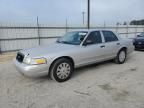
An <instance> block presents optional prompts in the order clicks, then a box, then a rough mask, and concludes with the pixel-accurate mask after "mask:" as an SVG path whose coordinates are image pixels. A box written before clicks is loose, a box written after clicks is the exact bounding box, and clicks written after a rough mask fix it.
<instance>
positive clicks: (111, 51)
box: [102, 31, 121, 58]
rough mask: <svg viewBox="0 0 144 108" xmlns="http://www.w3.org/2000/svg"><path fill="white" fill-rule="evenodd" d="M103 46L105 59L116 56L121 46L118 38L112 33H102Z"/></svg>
mask: <svg viewBox="0 0 144 108" xmlns="http://www.w3.org/2000/svg"><path fill="white" fill-rule="evenodd" d="M102 34H103V37H104V41H105V43H104V45H105V53H104V54H105V58H112V57H115V56H116V55H117V52H118V50H119V48H120V46H121V43H120V41H119V39H118V37H117V36H116V35H115V34H114V33H113V32H112V31H102Z"/></svg>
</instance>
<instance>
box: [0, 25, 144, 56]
mask: <svg viewBox="0 0 144 108" xmlns="http://www.w3.org/2000/svg"><path fill="white" fill-rule="evenodd" d="M90 29H91V30H100V29H106V30H112V31H114V32H116V33H118V34H119V35H120V36H121V37H126V38H133V37H135V36H136V35H137V34H138V33H141V32H144V26H130V25H125V26H124V25H119V26H97V27H94V26H92V27H91V28H90ZM75 30H87V28H86V27H68V26H67V27H64V26H63V27H61V26H57V27H54V26H51V27H49V26H48V25H47V24H39V26H37V24H0V53H3V52H10V51H17V50H20V49H25V48H30V47H35V46H38V45H47V44H50V43H53V42H54V41H55V40H56V39H57V38H58V37H60V36H62V35H64V34H65V33H66V32H68V31H75Z"/></svg>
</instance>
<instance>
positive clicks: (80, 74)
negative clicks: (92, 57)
mask: <svg viewBox="0 0 144 108" xmlns="http://www.w3.org/2000/svg"><path fill="white" fill-rule="evenodd" d="M1 58H2V57H1ZM9 60H10V59H9ZM0 61H1V59H0ZM143 91H144V52H143V51H136V52H134V53H133V54H131V55H130V56H129V57H128V60H127V61H126V63H125V64H122V65H118V64H115V63H113V62H111V61H108V62H104V63H100V64H95V65H91V66H87V67H83V68H80V69H76V70H75V72H74V74H73V76H72V78H71V79H70V80H69V81H67V82H65V83H57V82H55V81H52V80H50V79H49V78H47V77H41V78H27V77H25V76H22V75H21V74H19V73H18V72H17V71H16V69H15V68H14V66H13V63H12V61H3V62H1V63H0V108H144V92H143Z"/></svg>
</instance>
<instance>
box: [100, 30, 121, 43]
mask: <svg viewBox="0 0 144 108" xmlns="http://www.w3.org/2000/svg"><path fill="white" fill-rule="evenodd" d="M102 32H103V36H104V39H105V42H113V41H118V38H117V37H116V35H115V34H114V33H113V32H111V31H102Z"/></svg>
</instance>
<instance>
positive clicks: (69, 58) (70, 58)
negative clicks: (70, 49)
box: [49, 56, 75, 73]
mask: <svg viewBox="0 0 144 108" xmlns="http://www.w3.org/2000/svg"><path fill="white" fill-rule="evenodd" d="M62 58H65V59H68V60H70V61H71V62H72V64H73V67H75V63H74V60H73V58H72V57H69V56H61V57H57V58H55V59H54V60H53V62H52V63H51V65H50V67H49V73H50V70H51V68H52V66H53V65H54V63H55V62H56V61H57V60H59V59H62Z"/></svg>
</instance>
